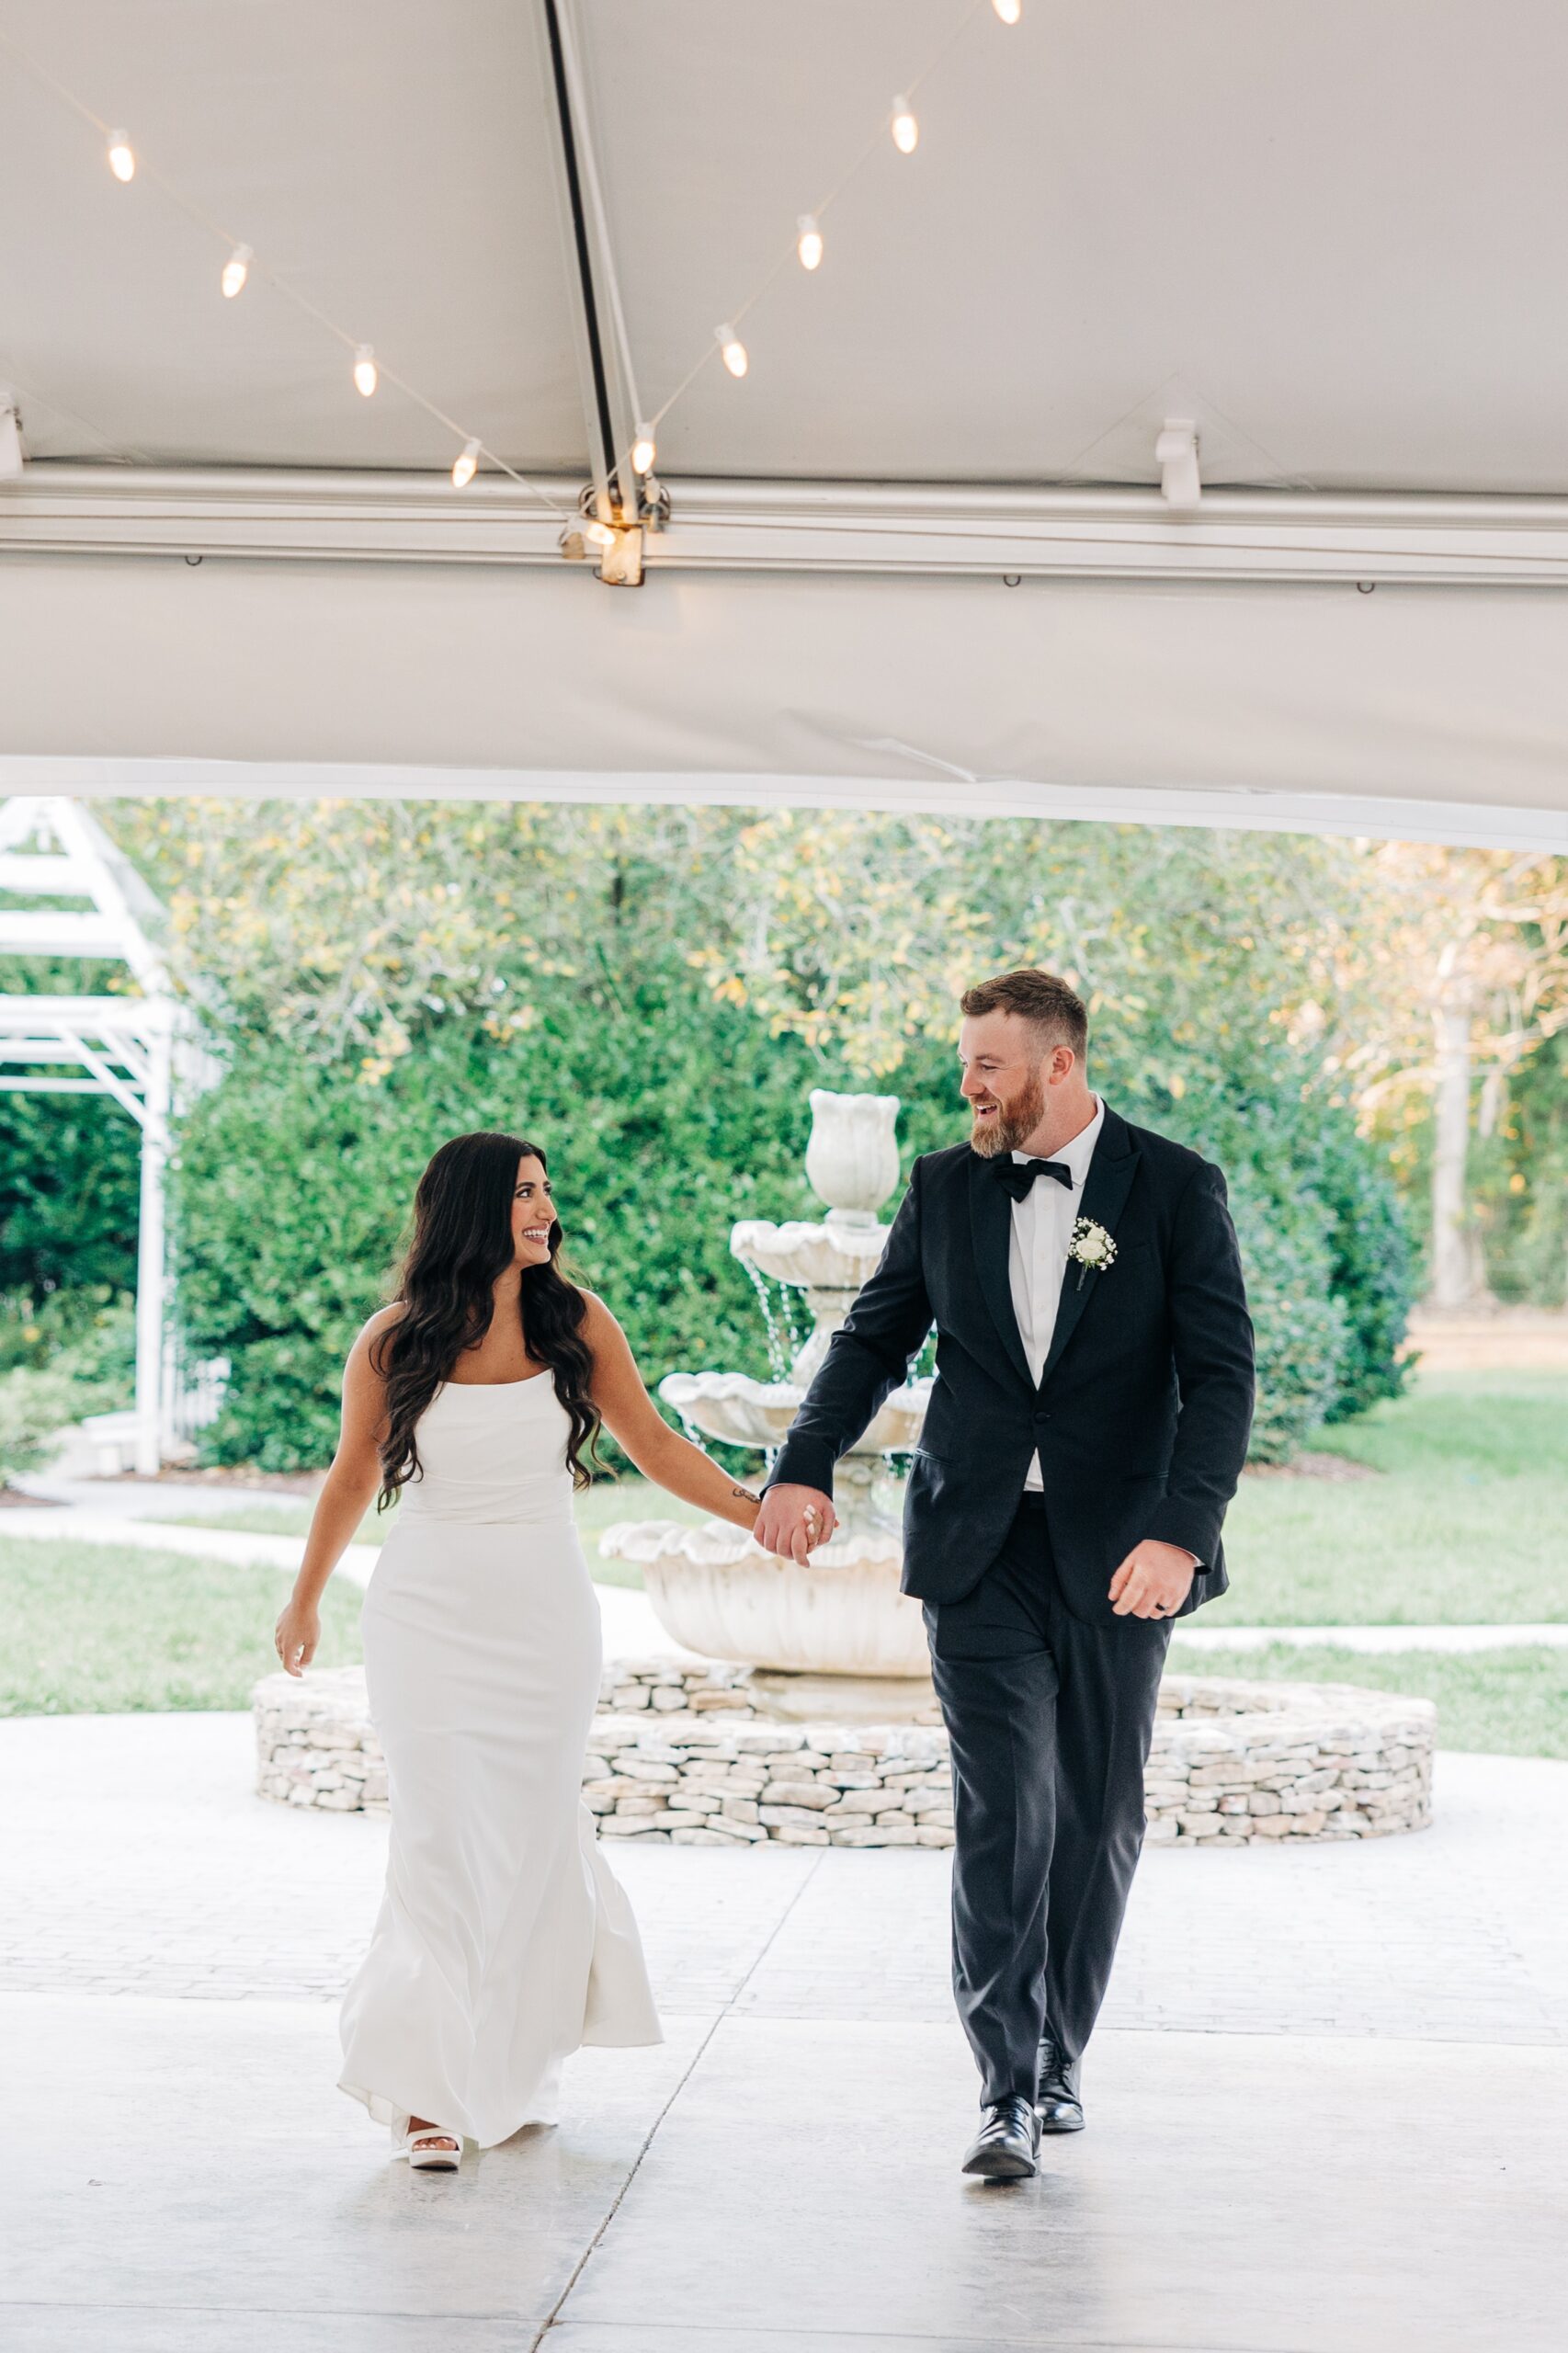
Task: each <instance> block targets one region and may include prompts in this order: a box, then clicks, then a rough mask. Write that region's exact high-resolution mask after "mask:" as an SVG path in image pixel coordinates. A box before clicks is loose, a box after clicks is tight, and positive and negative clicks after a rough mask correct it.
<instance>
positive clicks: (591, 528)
mask: <svg viewBox="0 0 1568 2353" xmlns="http://www.w3.org/2000/svg"><path fill="white" fill-rule="evenodd" d="M583 537H584V538H585V540H587V542H588V545H589V546H590V547H595V548H612V547H614V545H615V533H614V532H613V531H612V530H611V529H610V527H609V525H608V523H601V522H599V521H598V520H597V518H596V519H595V520H593V521H592V522H588V523H585V524H584V526H583Z"/></svg>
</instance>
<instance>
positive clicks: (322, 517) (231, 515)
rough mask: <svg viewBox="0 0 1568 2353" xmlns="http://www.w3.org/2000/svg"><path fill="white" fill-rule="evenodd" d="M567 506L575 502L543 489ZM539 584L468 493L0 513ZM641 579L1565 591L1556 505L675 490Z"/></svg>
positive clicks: (13, 534)
mask: <svg viewBox="0 0 1568 2353" xmlns="http://www.w3.org/2000/svg"><path fill="white" fill-rule="evenodd" d="M554 488H555V489H556V491H557V492H558V493H559V494H560V495H561V497H562V502H563V503H564V504H566V505H574V503H575V500H576V495H577V484H576V483H575V482H574V481H572V480H570V479H562V480H561V481H559V482H557V483H555V484H554ZM4 554H39V555H48V554H62V555H63V554H71V555H115V554H118V555H127V556H165V557H167V556H174V555H190V556H196V555H204V556H205V555H211V556H232V557H236V558H243V559H245V560H247V561H254V560H256V559H265V558H268V557H273V558H277V559H278V560H279V561H285V562H291V563H298V562H301V561H311V560H312V559H313V560H317V561H323V562H332V563H336V562H342V561H345V560H355V559H358V560H360V561H364V562H369V563H501V564H548V565H550V566H551V567H557V566H559V565H560V563H561V518H560V516H559V514H558V513H555V512H552V511H551V510H550V509H548V508H545V507H543V506H540V504H539V502H538V501H537V500H536V499H534V498H532V497H530V496H529V495H528V493H527V492H524V491H519V490H517V489H516V488H514V487H513V486H512V485H511V484H509V483H508V484H506V485H505V486H501V485H499V484H497V483H494V482H492V481H491V480H490V479H489V478H488V477H485V476H482V477H481V478H480V479H479V480H478V481H477V482H473V483H470V484H469V486H468V488H467V489H466V490H463V491H454V490H453V489H452V488H451V485H450V483H449V482H448V481H447V479H446V477H445V475H440V476H435V475H429V474H371V475H361V474H340V473H339V474H335V473H308V472H284V471H281V470H279V471H276V472H274V471H272V470H270V469H244V468H239V467H234V468H226V467H220V468H210V469H199V468H194V467H193V468H189V469H183V468H182V469H177V470H176V469H170V468H137V469H134V470H132V469H131V468H128V467H118V466H79V465H66V464H50V463H40V464H33V465H29V466H28V470H27V472H26V474H25V476H24V477H23V479H22V480H21V481H20V482H19V483H14V484H8V485H7V486H6V488H5V489H4V490H3V491H0V555H4ZM645 561H646V563H647V567H648V569H649V570H650V571H651V572H652V571H676V572H679V571H690V572H721V573H722V572H800V573H807V574H815V575H818V576H822V577H827V576H831V575H833V574H844V573H866V572H874V573H884V574H903V575H906V576H909V577H921V578H941V577H949V578H952V577H966V576H968V577H974V578H986V577H989V578H991V579H997V578H1007V577H1009V576H1011V575H1012V574H1017V576H1018V577H1019V578H1020V579H1085V580H1092V579H1112V580H1153V581H1235V580H1246V581H1290V582H1296V581H1309V580H1310V581H1323V582H1330V583H1335V582H1336V583H1340V584H1344V585H1351V586H1361V585H1380V584H1382V583H1392V582H1408V583H1416V582H1419V583H1424V584H1428V585H1434V586H1465V587H1474V586H1492V587H1506V588H1518V587H1541V586H1547V587H1562V586H1565V585H1568V499H1562V498H1510V497H1459V496H1451V497H1436V496H1414V495H1408V494H1388V495H1379V494H1374V493H1369V492H1366V493H1363V492H1357V493H1340V494H1335V493H1305V492H1301V493H1298V492H1292V491H1239V490H1238V491H1224V490H1221V491H1210V492H1207V493H1206V494H1205V495H1204V499H1203V504H1202V506H1201V507H1200V508H1199V511H1198V512H1197V513H1196V514H1195V515H1192V516H1190V517H1179V518H1178V517H1173V516H1172V514H1171V511H1170V509H1169V508H1168V507H1167V506H1165V501H1164V500H1163V499H1162V498H1161V497H1160V496H1159V494H1158V493H1157V492H1154V491H1141V490H1114V489H1102V490H1023V489H1006V488H1001V487H997V486H994V485H988V484H979V483H976V484H971V485H965V484H957V483H885V484H875V483H808V482H780V483H729V482H705V481H698V480H693V481H688V482H683V483H679V484H677V485H676V499H675V514H674V517H673V519H672V520H671V522H670V524H669V525H668V527H667V528H666V529H664V530H662V531H660V532H657V533H654V534H651V535H650V536H649V538H648V540H647V542H646V547H645Z"/></svg>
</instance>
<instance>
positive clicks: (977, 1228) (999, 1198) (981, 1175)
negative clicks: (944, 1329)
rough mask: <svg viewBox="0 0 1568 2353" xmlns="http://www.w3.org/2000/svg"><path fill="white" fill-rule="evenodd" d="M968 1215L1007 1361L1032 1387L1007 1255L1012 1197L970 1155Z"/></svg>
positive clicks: (976, 1258)
mask: <svg viewBox="0 0 1568 2353" xmlns="http://www.w3.org/2000/svg"><path fill="white" fill-rule="evenodd" d="M969 1214H970V1227H971V1236H972V1239H973V1243H974V1264H975V1271H976V1273H977V1274H978V1275H979V1277H980V1291H981V1296H982V1298H983V1300H984V1302H985V1304H986V1306H987V1308H988V1309H989V1310H990V1312H991V1320H992V1322H993V1323H994V1324H995V1326H996V1330H997V1335H998V1336H999V1337H1000V1339H1001V1342H1002V1345H1003V1347H1005V1348H1006V1351H1007V1360H1008V1362H1009V1363H1010V1364H1011V1365H1012V1367H1013V1369H1014V1370H1015V1371H1016V1372H1017V1375H1018V1377H1019V1379H1020V1380H1021V1381H1024V1382H1025V1383H1026V1384H1027V1385H1028V1386H1031V1387H1032V1385H1033V1384H1032V1382H1031V1381H1030V1380H1029V1360H1028V1357H1027V1356H1026V1355H1025V1354H1024V1343H1023V1339H1022V1336H1021V1335H1020V1334H1019V1331H1018V1319H1017V1315H1016V1314H1015V1313H1014V1312H1013V1285H1012V1280H1011V1277H1010V1275H1009V1272H1008V1251H1009V1249H1010V1247H1011V1245H1012V1239H1013V1197H1012V1195H1011V1194H1010V1193H1009V1192H1008V1190H1007V1188H1006V1185H1004V1184H1002V1183H1001V1182H1000V1180H999V1179H998V1177H997V1176H996V1172H995V1170H994V1168H993V1167H992V1165H991V1164H990V1162H989V1161H988V1160H983V1159H982V1158H981V1156H980V1154H979V1153H971V1155H970V1164H969Z"/></svg>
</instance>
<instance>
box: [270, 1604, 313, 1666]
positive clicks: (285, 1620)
mask: <svg viewBox="0 0 1568 2353" xmlns="http://www.w3.org/2000/svg"><path fill="white" fill-rule="evenodd" d="M320 1640H321V1619H320V1618H319V1616H318V1615H317V1613H316V1611H315V1610H314V1609H312V1608H309V1607H308V1606H307V1605H306V1604H305V1603H303V1602H300V1601H292V1600H290V1601H286V1602H285V1603H284V1605H283V1614H282V1616H281V1617H280V1618H279V1619H278V1623H277V1625H276V1626H275V1627H274V1628H273V1631H272V1641H273V1646H274V1648H275V1649H276V1650H277V1653H278V1657H279V1658H280V1659H281V1660H282V1662H283V1665H284V1668H285V1671H286V1672H287V1673H288V1674H290V1675H295V1676H298V1675H302V1674H303V1673H304V1671H305V1669H306V1667H307V1666H309V1665H310V1663H311V1661H312V1659H313V1658H314V1656H315V1654H316V1644H317V1643H319V1642H320Z"/></svg>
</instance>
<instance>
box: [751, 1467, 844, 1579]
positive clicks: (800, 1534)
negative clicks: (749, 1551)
mask: <svg viewBox="0 0 1568 2353" xmlns="http://www.w3.org/2000/svg"><path fill="white" fill-rule="evenodd" d="M837 1526H838V1516H837V1514H836V1513H835V1510H834V1508H833V1499H832V1497H831V1496H829V1495H824V1494H823V1491H822V1489H821V1488H820V1487H793V1486H790V1484H789V1483H788V1482H787V1481H783V1482H780V1483H779V1484H778V1486H777V1487H769V1489H768V1490H767V1494H766V1495H764V1497H763V1499H762V1509H761V1510H760V1511H759V1512H758V1514H757V1516H756V1527H755V1528H754V1529H752V1536H753V1539H754V1540H755V1541H756V1543H758V1544H760V1545H761V1547H762V1549H763V1551H764V1552H773V1553H775V1554H777V1555H778V1558H779V1559H780V1560H785V1561H799V1562H800V1563H801V1564H802V1566H803V1565H804V1563H805V1559H806V1555H807V1553H808V1552H811V1551H812V1548H813V1546H815V1545H818V1544H825V1543H826V1542H827V1540H828V1538H829V1537H830V1536H831V1535H832V1534H833V1531H834V1529H835V1528H836V1527H837Z"/></svg>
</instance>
